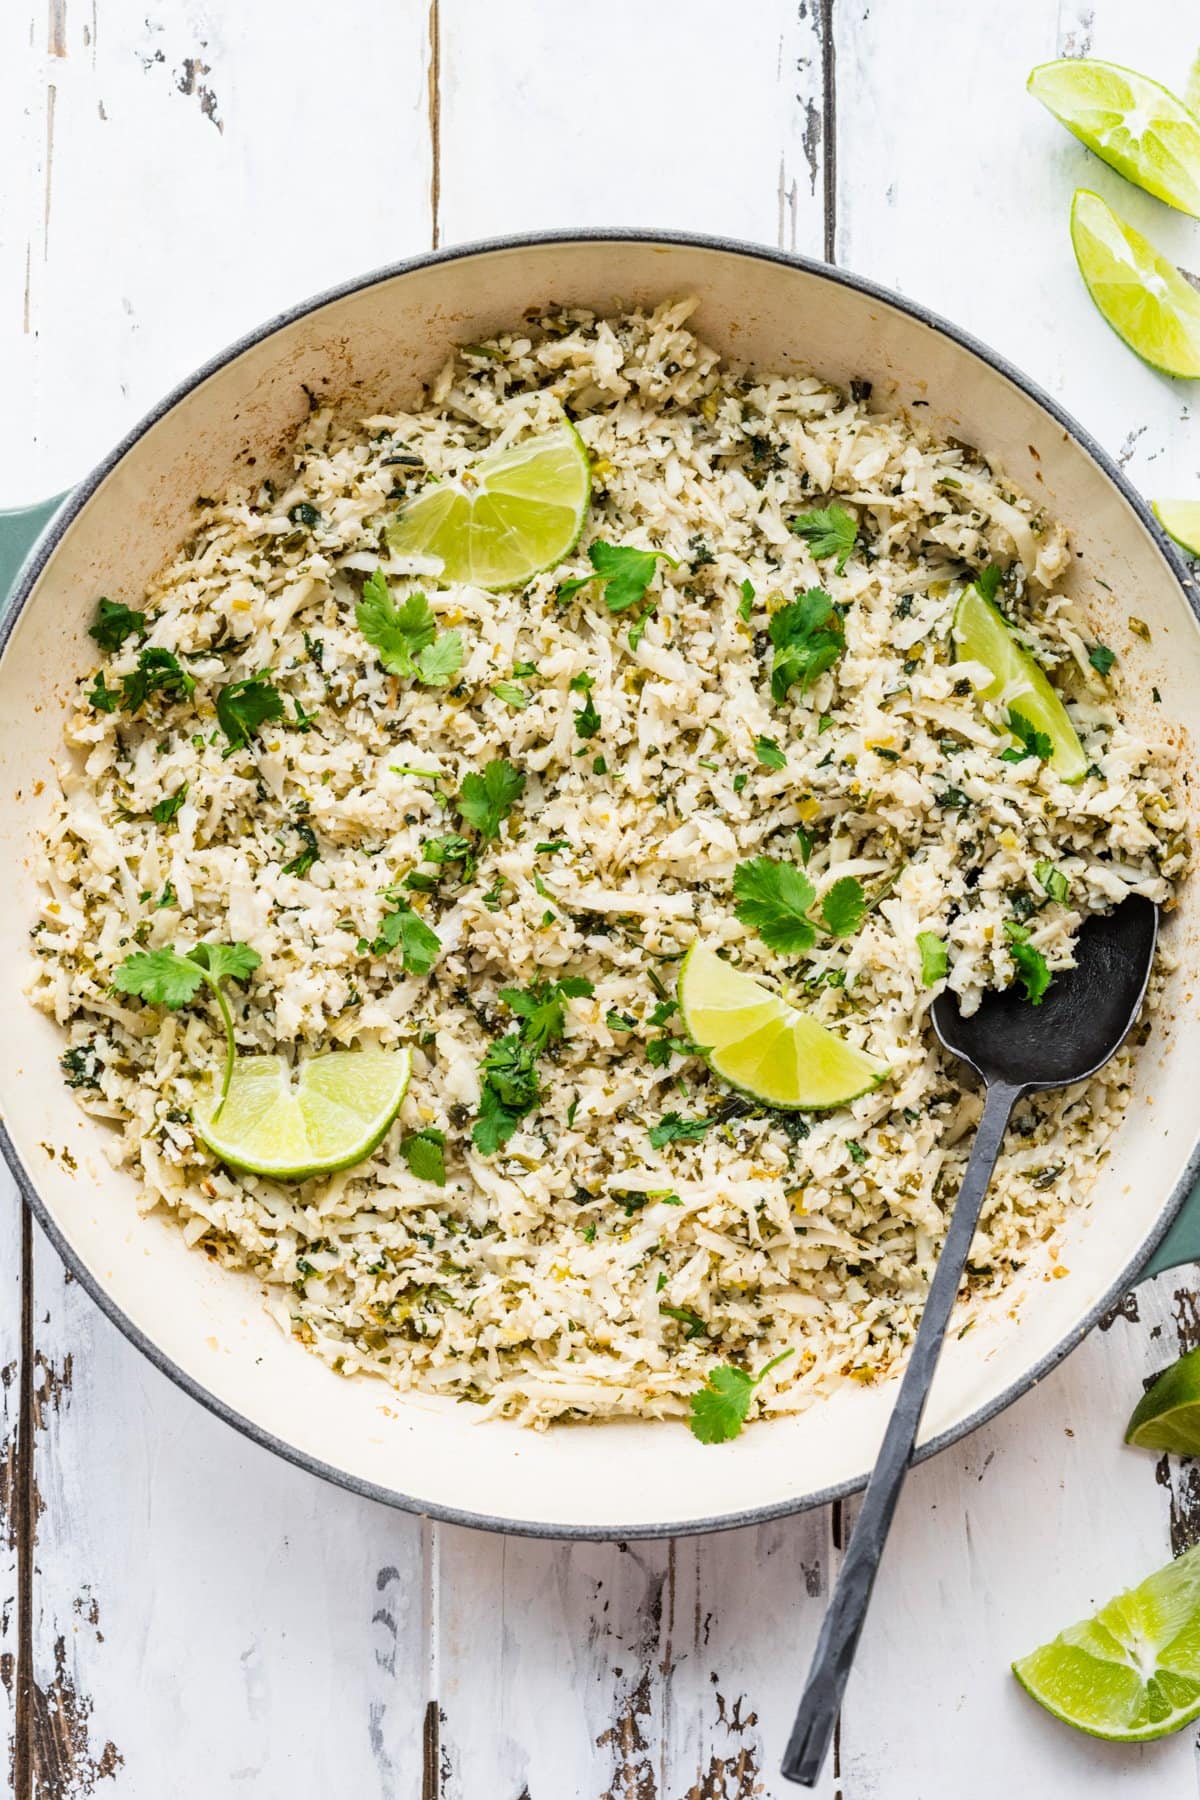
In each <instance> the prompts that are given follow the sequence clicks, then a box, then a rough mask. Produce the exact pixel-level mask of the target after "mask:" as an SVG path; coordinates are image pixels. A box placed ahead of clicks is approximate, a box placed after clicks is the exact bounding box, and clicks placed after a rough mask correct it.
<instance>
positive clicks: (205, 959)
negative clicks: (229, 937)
mask: <svg viewBox="0 0 1200 1800" xmlns="http://www.w3.org/2000/svg"><path fill="white" fill-rule="evenodd" d="M188 960H189V962H194V963H198V964H199V966H200V967H201V968H202V969H203V970H205V972H206V973H207V974H209V975H211V976H212V978H213V980H214V981H224V980H225V978H226V976H230V977H232V979H233V980H234V981H249V979H250V977H251V975H253V973H254V971H255V969H257V967H258V965H259V963H260V962H261V961H262V957H261V956H260V955H259V954H258V951H257V950H252V949H251V948H250V946H249V944H197V945H196V947H195V949H194V950H189V951H188Z"/></svg>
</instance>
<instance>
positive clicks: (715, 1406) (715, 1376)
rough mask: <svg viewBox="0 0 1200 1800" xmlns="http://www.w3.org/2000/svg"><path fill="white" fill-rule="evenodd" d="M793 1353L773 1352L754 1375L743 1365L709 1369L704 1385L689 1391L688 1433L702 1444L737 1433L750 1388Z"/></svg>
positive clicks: (725, 1439)
mask: <svg viewBox="0 0 1200 1800" xmlns="http://www.w3.org/2000/svg"><path fill="white" fill-rule="evenodd" d="M794 1354H795V1352H794V1351H792V1350H784V1351H783V1352H781V1354H780V1355H779V1356H773V1357H772V1358H771V1361H770V1362H769V1363H767V1364H766V1365H765V1367H763V1368H761V1369H760V1370H759V1372H758V1374H757V1375H748V1374H747V1373H746V1371H745V1369H738V1368H735V1367H734V1366H733V1364H732V1363H722V1364H720V1365H719V1366H718V1367H717V1368H715V1369H710V1370H709V1372H708V1376H707V1379H706V1381H705V1384H704V1386H703V1387H702V1388H701V1389H700V1390H699V1392H698V1393H695V1394H693V1395H692V1402H691V1417H690V1418H689V1419H688V1426H689V1429H690V1430H691V1433H692V1436H693V1437H697V1438H699V1440H700V1442H701V1443H702V1444H724V1443H727V1442H728V1441H729V1439H730V1438H735V1437H737V1435H738V1433H739V1432H740V1431H741V1429H742V1426H743V1425H744V1424H745V1423H746V1415H747V1413H748V1412H749V1411H750V1402H751V1401H752V1400H753V1398H754V1390H755V1389H756V1388H757V1387H758V1386H759V1385H760V1384H761V1382H762V1381H763V1380H764V1379H765V1378H766V1376H768V1375H769V1374H770V1373H771V1370H772V1369H777V1368H778V1367H779V1365H780V1363H781V1362H786V1361H787V1359H788V1357H789V1356H793V1355H794Z"/></svg>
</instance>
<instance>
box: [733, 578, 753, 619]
mask: <svg viewBox="0 0 1200 1800" xmlns="http://www.w3.org/2000/svg"><path fill="white" fill-rule="evenodd" d="M741 596H742V597H741V599H740V600H739V601H738V618H739V619H741V620H742V622H743V623H744V624H746V625H748V624H749V623H750V613H751V611H752V609H753V606H754V602H755V599H756V597H757V596H756V595H755V592H754V583H753V582H752V581H749V580H747V581H743V583H742V586H741Z"/></svg>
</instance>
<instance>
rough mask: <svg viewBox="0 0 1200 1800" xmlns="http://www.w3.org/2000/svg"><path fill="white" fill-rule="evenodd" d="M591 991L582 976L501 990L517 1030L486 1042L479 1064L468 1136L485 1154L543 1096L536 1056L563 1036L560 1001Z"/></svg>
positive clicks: (502, 1141) (505, 1139)
mask: <svg viewBox="0 0 1200 1800" xmlns="http://www.w3.org/2000/svg"><path fill="white" fill-rule="evenodd" d="M593 991H594V990H593V987H592V984H591V982H590V981H586V980H584V979H583V977H581V976H568V977H566V978H565V979H563V980H561V981H540V982H535V983H534V984H533V985H532V986H531V987H528V988H502V989H501V992H500V998H501V999H502V1000H503V1001H504V1003H505V1005H506V1006H508V1007H509V1008H511V1010H512V1011H513V1012H515V1013H516V1015H517V1018H518V1021H519V1023H518V1026H517V1029H516V1030H515V1031H510V1032H508V1033H507V1034H506V1036H504V1037H502V1038H498V1039H497V1040H496V1042H495V1043H494V1044H491V1045H489V1047H488V1050H487V1052H486V1054H485V1056H484V1058H483V1061H482V1062H481V1063H480V1065H479V1067H480V1075H481V1077H482V1079H481V1082H480V1096H479V1113H478V1116H477V1118H476V1120H475V1124H474V1126H473V1127H472V1131H471V1136H472V1139H473V1140H474V1143H475V1145H476V1147H477V1148H478V1149H479V1150H481V1151H482V1152H483V1154H484V1155H485V1156H493V1155H494V1154H495V1152H496V1151H497V1150H499V1149H500V1148H501V1147H502V1146H503V1145H505V1144H507V1142H508V1140H509V1138H510V1137H511V1136H512V1135H513V1132H514V1131H515V1130H516V1129H517V1126H518V1125H519V1124H520V1122H521V1120H522V1119H523V1118H524V1117H525V1116H526V1114H527V1113H531V1112H532V1111H533V1109H534V1107H535V1106H536V1105H537V1103H538V1101H539V1100H540V1099H541V1096H542V1089H541V1083H540V1082H539V1080H538V1073H537V1058H538V1055H539V1053H540V1052H541V1051H542V1050H544V1049H545V1048H546V1047H547V1045H549V1044H551V1043H553V1042H554V1041H555V1039H557V1038H559V1037H561V1036H562V1034H563V1030H564V1027H565V1023H566V1010H565V1007H564V1005H563V1002H564V1000H568V999H572V998H582V997H585V996H587V995H589V994H591V993H592V992H593Z"/></svg>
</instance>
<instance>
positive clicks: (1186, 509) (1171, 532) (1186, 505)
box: [1152, 500, 1200, 556]
mask: <svg viewBox="0 0 1200 1800" xmlns="http://www.w3.org/2000/svg"><path fill="white" fill-rule="evenodd" d="M1152 504H1153V506H1154V516H1155V518H1156V519H1157V520H1158V522H1159V524H1160V525H1161V526H1162V528H1163V530H1164V531H1165V532H1166V533H1167V536H1168V537H1173V538H1174V539H1175V542H1176V543H1177V544H1181V545H1182V546H1183V548H1184V549H1185V550H1186V551H1187V553H1188V555H1189V556H1200V500H1155V501H1153V502H1152Z"/></svg>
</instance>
